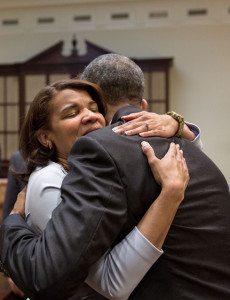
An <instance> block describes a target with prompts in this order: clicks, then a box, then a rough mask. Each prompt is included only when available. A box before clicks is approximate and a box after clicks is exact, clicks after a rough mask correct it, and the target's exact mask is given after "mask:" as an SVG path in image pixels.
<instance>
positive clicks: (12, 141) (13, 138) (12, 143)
mask: <svg viewBox="0 0 230 300" xmlns="http://www.w3.org/2000/svg"><path fill="white" fill-rule="evenodd" d="M16 150H18V134H8V135H7V149H6V154H7V159H10V157H11V155H12V153H13V152H15V151H16Z"/></svg>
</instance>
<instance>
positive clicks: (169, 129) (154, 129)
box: [113, 111, 202, 149]
mask: <svg viewBox="0 0 230 300" xmlns="http://www.w3.org/2000/svg"><path fill="white" fill-rule="evenodd" d="M122 119H123V120H124V121H125V122H126V123H124V124H122V125H120V126H117V127H114V128H113V130H114V131H115V132H116V133H120V134H126V135H135V134H139V135H140V136H142V137H150V136H160V137H172V136H174V135H175V134H176V133H177V131H178V122H177V121H176V120H175V119H173V118H172V117H171V116H170V115H167V114H163V115H159V114H156V113H153V112H147V111H140V112H137V113H132V114H130V115H127V116H123V117H122ZM146 124H148V125H147V126H146ZM182 137H183V138H184V139H187V140H189V141H191V142H193V143H194V144H195V146H197V147H199V148H201V149H202V142H201V139H200V129H199V127H198V126H196V125H194V124H192V123H189V122H185V124H184V127H183V132H182Z"/></svg>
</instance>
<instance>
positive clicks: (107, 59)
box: [81, 53, 144, 117]
mask: <svg viewBox="0 0 230 300" xmlns="http://www.w3.org/2000/svg"><path fill="white" fill-rule="evenodd" d="M81 79H83V80H88V81H90V82H93V83H96V84H98V85H99V86H100V87H101V89H102V90H103V92H104V95H105V101H106V103H107V105H108V112H109V114H110V117H111V116H112V115H113V114H114V113H115V112H116V110H117V109H118V108H120V107H122V106H125V105H135V106H137V107H141V105H142V98H143V93H144V74H143V72H142V70H141V69H140V67H139V66H138V65H137V64H136V63H134V62H133V61H132V60H130V59H129V58H128V57H126V56H123V55H119V54H111V53H110V54H104V55H101V56H99V57H97V58H96V59H94V60H93V61H92V62H91V63H90V64H89V65H88V66H87V67H86V68H85V70H84V71H83V73H82V74H81ZM142 108H143V107H142Z"/></svg>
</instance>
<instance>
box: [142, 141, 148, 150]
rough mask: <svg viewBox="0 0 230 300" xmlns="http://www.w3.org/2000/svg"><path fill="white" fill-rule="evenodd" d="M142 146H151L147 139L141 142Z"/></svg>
mask: <svg viewBox="0 0 230 300" xmlns="http://www.w3.org/2000/svg"><path fill="white" fill-rule="evenodd" d="M141 146H142V148H146V147H148V146H149V143H148V142H146V141H143V142H141Z"/></svg>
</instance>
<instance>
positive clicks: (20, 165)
mask: <svg viewBox="0 0 230 300" xmlns="http://www.w3.org/2000/svg"><path fill="white" fill-rule="evenodd" d="M24 168H25V164H24V160H23V158H22V156H21V154H20V152H19V151H16V152H14V153H13V154H12V156H11V158H10V164H9V171H8V178H7V186H6V193H5V198H4V203H3V218H5V217H7V216H8V215H9V213H10V212H11V210H12V208H13V206H14V203H15V201H16V200H17V196H18V193H19V192H20V191H21V190H22V189H23V187H24V183H23V182H22V181H21V180H20V179H18V177H16V176H15V175H14V174H15V173H16V172H22V171H23V169H24Z"/></svg>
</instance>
